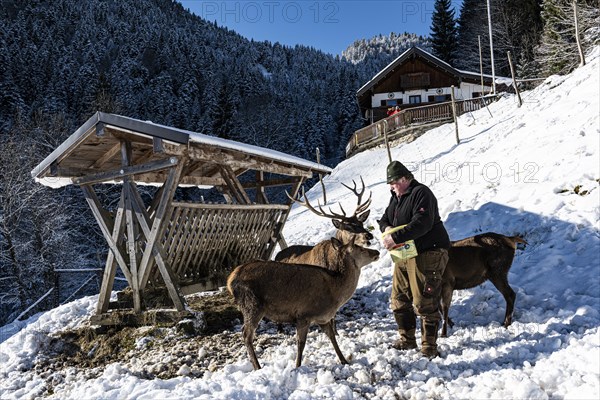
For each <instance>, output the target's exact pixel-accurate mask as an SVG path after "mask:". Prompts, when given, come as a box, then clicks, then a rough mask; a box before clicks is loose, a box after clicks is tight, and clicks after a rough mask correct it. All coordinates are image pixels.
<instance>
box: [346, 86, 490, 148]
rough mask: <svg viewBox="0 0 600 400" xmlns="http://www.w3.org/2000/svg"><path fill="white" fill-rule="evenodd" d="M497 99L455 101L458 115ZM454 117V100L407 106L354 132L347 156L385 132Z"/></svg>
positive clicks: (375, 141) (388, 132) (381, 136)
mask: <svg viewBox="0 0 600 400" xmlns="http://www.w3.org/2000/svg"><path fill="white" fill-rule="evenodd" d="M495 100H496V96H495V95H490V96H485V97H478V98H475V99H468V100H458V101H456V102H455V106H456V115H457V116H458V115H461V114H464V113H466V112H470V111H476V110H479V109H481V108H483V107H485V106H487V105H488V104H490V103H492V102H494V101H495ZM451 119H452V102H451V101H449V102H445V103H436V104H431V105H427V106H421V107H413V108H407V109H404V110H402V111H400V112H397V113H396V114H394V115H391V116H389V117H386V118H384V119H381V120H379V121H377V122H375V123H373V124H371V125H369V126H366V127H364V128H362V129H359V130H357V131H356V132H354V135H352V137H351V138H350V141H349V142H348V144H347V145H346V157H348V156H349V155H351V154H352V153H354V152H355V151H356V150H358V149H359V148H360V149H365V148H368V147H370V145H373V146H374V145H376V144H379V143H380V142H381V140H383V137H384V134H385V133H387V134H393V133H394V132H396V131H398V130H400V129H402V128H408V127H411V126H413V125H418V124H426V123H432V122H440V121H446V120H451Z"/></svg>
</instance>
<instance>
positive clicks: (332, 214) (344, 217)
mask: <svg viewBox="0 0 600 400" xmlns="http://www.w3.org/2000/svg"><path fill="white" fill-rule="evenodd" d="M360 180H361V182H362V190H360V192H359V191H358V190H357V187H356V182H354V180H352V183H353V184H354V188H350V186H348V185H346V184H344V183H342V185H344V187H346V188H348V189H349V190H350V191H351V192H352V193H354V194H355V195H356V196H358V202H357V205H356V210H355V211H354V214H353V215H352V216H350V217H348V216H347V215H346V211H345V210H344V207H342V205H341V204H340V203H338V205H339V206H340V210H341V211H342V214H338V213H335V212H333V211H332V210H331V207H329V213H327V212H325V211H324V210H323V207H322V206H321V203H320V202H319V201H318V200H317V204H318V208H319V210H318V211H317V209H315V207H314V206H313V205H312V204H310V202H309V201H308V198H307V197H306V194H305V192H304V188H302V195H300V196H299V198H298V199H294V198H293V197H292V196H290V194H289V193H288V192H287V190H286V192H285V194H286V195H287V197H288V198H289V199H290V200H292V201H293V202H295V203H298V204H300V205H302V206H304V207H306V208H308V209H309V210H310V211H312V212H313V213H315V214H317V215H318V216H320V217H325V218H331V219H341V220H343V221H348V220H350V219H352V218H354V217H356V216H357V215H358V214H360V213H362V212H364V211H366V210H367V209H368V208H369V205H370V204H371V196H372V195H373V192H370V194H369V198H368V199H367V201H365V202H364V203H363V204H361V200H362V195H363V194H364V192H365V182H364V181H363V178H362V176H361V177H360ZM302 197H304V201H301V200H300V198H302Z"/></svg>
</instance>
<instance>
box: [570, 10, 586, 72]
mask: <svg viewBox="0 0 600 400" xmlns="http://www.w3.org/2000/svg"><path fill="white" fill-rule="evenodd" d="M573 19H574V20H575V40H576V42H577V49H578V50H579V66H580V67H583V66H584V65H585V56H584V55H583V48H582V47H581V40H580V39H579V19H578V18H577V0H573Z"/></svg>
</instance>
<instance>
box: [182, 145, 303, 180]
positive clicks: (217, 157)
mask: <svg viewBox="0 0 600 400" xmlns="http://www.w3.org/2000/svg"><path fill="white" fill-rule="evenodd" d="M188 155H189V157H190V158H191V159H192V160H197V161H204V162H208V163H212V164H219V165H227V166H228V167H230V168H232V169H237V168H243V169H252V170H259V171H265V172H272V173H276V174H280V175H291V176H303V177H306V178H312V176H313V172H312V170H303V169H300V168H297V167H293V166H290V165H286V163H285V162H283V161H282V162H277V163H276V162H275V161H260V160H258V159H256V158H246V157H244V156H247V154H245V153H240V154H236V155H234V154H231V153H228V152H225V151H215V150H214V149H202V148H199V147H190V149H189V151H188Z"/></svg>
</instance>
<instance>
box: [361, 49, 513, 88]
mask: <svg viewBox="0 0 600 400" xmlns="http://www.w3.org/2000/svg"><path fill="white" fill-rule="evenodd" d="M410 53H421V55H423V56H425V57H428V58H431V59H432V61H434V62H435V63H436V64H438V65H440V66H444V67H446V68H447V69H449V70H450V71H452V72H454V73H455V74H456V75H471V76H474V77H479V76H481V75H483V76H484V77H486V78H490V79H492V75H488V74H480V73H479V72H472V71H465V70H461V69H457V68H454V67H453V66H452V65H450V64H448V63H447V62H446V61H444V60H442V59H440V58H438V57H436V56H434V55H433V54H431V53H430V52H428V51H426V50H423V49H422V48H420V47H417V46H413V47H411V48H410V49H407V50H406V51H404V52H403V53H402V54H400V55H399V56H398V57H396V58H395V59H394V61H392V62H391V63H389V64H388V65H386V67H385V68H383V69H382V70H381V71H379V72H378V73H377V74H375V76H373V78H371V79H370V80H369V81H368V82H367V83H365V84H364V85H363V86H361V87H360V89H358V90H357V92H356V93H357V94H361V92H363V91H365V90H366V89H368V88H369V87H371V86H372V85H373V84H375V83H376V82H378V81H379V80H380V79H381V78H383V77H384V76H385V75H387V74H388V72H389V71H390V70H391V69H393V68H394V67H395V66H396V65H397V64H398V63H399V62H400V61H401V60H402V58H404V57H407V56H408V54H410ZM496 78H501V79H502V80H505V79H509V78H504V77H496ZM502 83H504V82H502Z"/></svg>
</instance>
